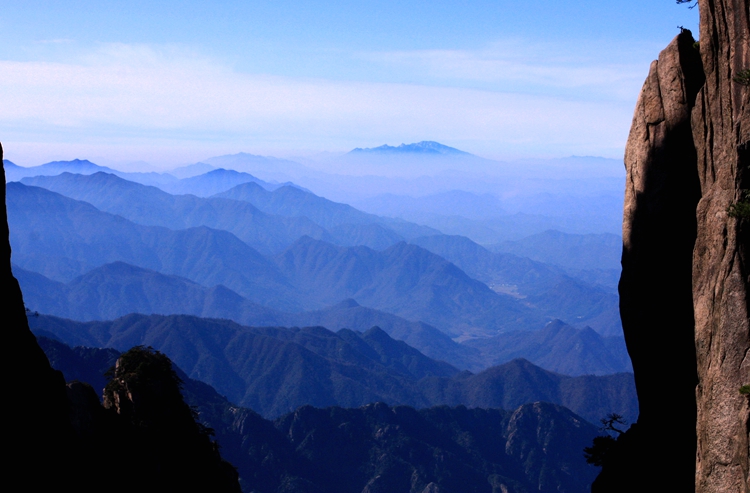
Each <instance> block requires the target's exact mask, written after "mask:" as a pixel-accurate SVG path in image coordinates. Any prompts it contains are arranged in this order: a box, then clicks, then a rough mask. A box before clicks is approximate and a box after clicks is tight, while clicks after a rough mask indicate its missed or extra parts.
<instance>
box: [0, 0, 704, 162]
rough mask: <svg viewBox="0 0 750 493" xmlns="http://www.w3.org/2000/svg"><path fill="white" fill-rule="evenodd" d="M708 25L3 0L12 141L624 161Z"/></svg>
mask: <svg viewBox="0 0 750 493" xmlns="http://www.w3.org/2000/svg"><path fill="white" fill-rule="evenodd" d="M697 23H698V9H697V8H696V9H689V8H688V7H687V6H686V5H677V4H676V3H675V1H674V0H633V1H630V2H627V3H626V2H614V1H609V0H599V1H593V0H591V1H589V0H585V1H575V2H553V1H546V0H527V1H523V2H520V1H516V2H511V1H504V0H495V1H484V0H477V1H463V2H462V1H457V0H454V1H443V0H431V1H417V0H401V1H398V2H396V1H367V0H358V1H349V0H340V1H338V2H322V1H312V0H311V1H285V0H278V1H265V2H254V1H223V2H222V1H214V2H205V1H201V2H199V1H190V0H185V1H179V2H178V1H158V0H151V1H148V2H146V1H139V0H131V1H128V2H122V1H117V2H115V1H107V0H98V1H95V2H94V1H64V0H58V1H34V0H29V1H24V2H17V1H9V0H0V32H2V33H3V34H2V40H0V74H2V76H0V94H3V97H2V98H0V141H1V142H2V143H3V147H4V149H5V157H6V158H7V159H10V160H12V161H14V162H16V163H17V164H20V165H23V166H32V165H37V164H41V163H43V162H47V161H50V160H55V159H74V158H82V159H84V158H88V159H91V160H93V161H95V162H98V163H99V164H108V165H117V164H119V165H120V168H123V169H146V168H147V167H148V166H152V167H154V168H157V169H166V168H169V167H174V166H177V165H181V164H187V163H192V162H197V161H200V160H201V159H205V158H208V157H210V156H214V155H222V154H232V153H237V152H248V153H252V154H261V155H273V156H279V157H293V156H308V157H313V158H314V157H315V156H317V155H318V153H322V152H333V153H336V152H346V151H348V150H350V149H352V148H355V147H376V146H379V145H382V144H389V145H398V144H401V143H411V142H418V141H422V140H433V141H438V142H441V143H443V144H446V145H450V146H453V147H457V148H459V149H462V150H465V151H468V152H472V153H474V154H477V155H480V156H483V157H487V158H491V159H501V160H509V159H520V158H540V157H541V158H546V157H564V156H570V155H590V156H602V157H609V158H617V159H620V158H621V157H622V154H623V152H624V146H625V141H626V139H627V133H628V129H629V126H630V121H631V119H632V114H633V108H634V106H635V102H636V99H637V97H638V92H639V90H640V87H641V85H642V83H643V80H644V79H645V77H646V75H647V73H648V68H649V64H650V63H651V61H652V60H653V59H655V58H656V57H657V56H658V53H659V51H660V50H661V49H663V48H664V47H665V46H666V45H667V44H668V43H669V41H670V40H671V39H672V38H673V37H674V36H675V35H677V33H678V32H679V28H678V26H684V27H685V28H688V29H691V30H692V31H693V32H694V33H695V36H696V37H697V31H698V29H697ZM146 163H148V164H146Z"/></svg>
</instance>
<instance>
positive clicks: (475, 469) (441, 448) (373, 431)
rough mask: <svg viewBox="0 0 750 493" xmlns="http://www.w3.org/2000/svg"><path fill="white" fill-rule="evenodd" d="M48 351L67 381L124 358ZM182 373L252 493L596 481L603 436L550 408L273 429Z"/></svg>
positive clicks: (348, 419)
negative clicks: (594, 445) (594, 458)
mask: <svg viewBox="0 0 750 493" xmlns="http://www.w3.org/2000/svg"><path fill="white" fill-rule="evenodd" d="M41 343H42V345H43V347H44V348H45V351H47V353H48V354H49V355H50V359H51V361H52V362H53V365H54V366H55V368H58V369H60V370H61V371H63V373H64V374H65V375H66V378H68V379H70V377H69V375H73V374H75V375H83V374H96V373H101V372H103V371H104V369H105V368H106V367H105V366H103V364H106V362H108V361H111V358H112V357H114V358H117V357H118V356H119V353H117V352H116V351H114V350H100V349H92V348H80V347H76V348H72V349H71V348H68V347H67V346H65V345H64V344H62V343H59V342H57V341H53V340H45V339H42V342H41ZM97 353H101V354H100V355H97ZM113 353H114V354H113ZM59 355H70V356H69V357H66V358H60V357H59ZM174 370H175V372H176V373H177V375H178V376H179V377H180V378H181V379H182V381H183V387H182V393H183V395H184V397H185V401H186V402H187V403H188V404H190V405H191V406H193V407H194V409H196V410H197V412H198V415H199V416H200V420H201V422H202V423H203V424H204V425H205V426H208V427H210V428H212V429H213V430H214V431H215V434H216V435H215V436H216V439H217V442H218V443H219V444H220V446H221V450H222V453H223V455H224V456H225V457H227V459H228V460H230V461H231V462H232V463H233V464H235V465H236V467H237V470H238V472H239V475H240V480H241V483H242V485H243V488H244V491H256V492H261V493H264V492H270V493H273V492H281V491H289V489H290V488H292V489H293V491H333V492H338V491H351V490H354V491H360V490H364V491H380V490H379V489H375V488H386V489H387V490H388V491H401V490H402V489H403V488H402V485H403V483H404V482H405V481H406V482H407V483H408V485H410V486H409V487H408V488H409V489H412V488H413V487H414V486H413V485H415V484H416V485H417V491H435V489H436V488H439V491H447V492H452V491H456V492H459V491H460V492H463V491H481V492H487V493H490V492H491V491H494V489H497V488H502V486H504V489H502V491H509V492H518V493H520V492H521V491H530V490H534V491H569V492H579V491H580V492H583V491H586V490H587V488H588V484H589V483H590V482H591V479H592V477H593V475H594V474H595V471H596V470H595V469H594V468H593V467H590V466H586V465H585V462H584V460H583V457H582V455H581V454H580V453H579V452H580V450H578V449H579V448H580V447H583V446H584V445H586V444H587V443H588V441H590V439H591V438H592V437H593V436H594V435H595V433H596V430H595V428H594V427H593V426H592V425H590V424H588V423H586V422H585V421H583V420H582V419H581V418H578V417H576V416H575V415H574V414H572V413H570V412H569V411H568V410H566V409H564V408H561V407H559V406H554V405H551V404H543V403H536V404H527V405H524V406H521V407H519V408H518V409H516V410H515V411H513V412H508V411H501V410H484V409H471V410H470V409H466V408H465V407H460V406H459V407H457V408H453V409H451V408H448V407H440V408H432V409H425V410H422V411H415V410H413V409H411V408H408V407H405V406H399V407H388V406H386V405H384V404H371V405H367V406H364V407H362V408H359V409H342V408H329V409H315V408H312V407H310V406H306V407H302V408H300V409H297V410H296V411H295V412H294V413H292V414H289V415H286V416H282V417H280V418H279V419H277V420H276V421H275V422H270V421H266V420H264V419H263V418H262V417H260V416H259V415H257V414H256V413H254V412H253V411H251V410H249V409H247V408H238V407H236V406H234V405H232V404H231V403H230V402H228V401H227V400H226V398H224V397H222V396H221V395H219V394H218V393H217V392H216V391H215V390H214V389H213V388H212V387H210V386H208V385H206V384H204V383H202V382H199V381H196V380H193V379H190V378H189V377H187V375H185V374H184V373H183V372H182V371H181V370H180V369H179V368H178V367H175V368H174ZM587 440H588V441H587ZM334 444H335V445H334ZM436 457H437V458H439V459H436ZM436 460H439V464H438V463H435V461H436ZM501 485H502V486H501ZM540 485H541V486H540Z"/></svg>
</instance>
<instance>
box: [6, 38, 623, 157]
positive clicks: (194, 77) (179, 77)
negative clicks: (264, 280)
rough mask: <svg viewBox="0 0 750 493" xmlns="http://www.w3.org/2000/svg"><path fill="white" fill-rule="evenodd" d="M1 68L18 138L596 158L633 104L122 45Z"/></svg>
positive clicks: (458, 59) (464, 62)
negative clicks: (344, 76)
mask: <svg viewBox="0 0 750 493" xmlns="http://www.w3.org/2000/svg"><path fill="white" fill-rule="evenodd" d="M397 56H401V55H397ZM403 56H406V57H408V56H416V55H403ZM422 60H426V62H424V63H428V62H429V63H431V64H433V66H434V70H436V71H438V70H449V69H450V67H457V68H456V69H455V70H456V71H459V70H463V71H464V72H467V73H468V72H471V73H475V74H479V75H477V77H479V76H486V77H488V78H492V77H495V76H497V74H498V73H500V72H501V71H505V72H508V73H511V74H515V75H513V77H517V78H518V79H519V80H520V79H523V78H524V77H526V78H533V79H543V80H547V79H549V80H553V79H554V80H556V81H557V83H559V84H563V85H564V84H576V82H575V81H576V80H579V79H585V78H586V77H589V78H590V79H592V80H594V79H595V80H597V81H599V82H597V83H599V84H605V83H606V81H607V79H608V77H609V76H608V73H609V72H607V71H606V70H602V71H601V72H596V70H594V71H593V72H592V73H590V74H588V73H587V72H586V69H580V71H577V70H578V69H570V70H568V71H567V72H565V73H562V74H560V73H558V74H557V76H555V74H554V71H552V72H550V71H549V70H548V69H542V68H540V67H538V66H537V68H536V69H533V67H532V69H533V70H532V71H531V72H530V73H526V72H524V70H525V69H524V68H523V65H522V64H518V63H516V64H515V65H512V66H508V67H506V69H503V68H502V67H503V66H502V64H500V65H498V62H497V61H487V62H486V63H485V62H483V61H482V60H477V59H475V58H472V57H470V56H468V55H465V54H461V53H454V52H429V53H426V54H423V56H422ZM503 63H506V62H503ZM507 63H510V62H507ZM534 70H537V71H536V72H534ZM0 73H2V74H3V77H2V78H0V92H1V93H2V94H3V98H2V99H1V100H0V129H2V130H3V132H4V133H5V134H6V135H7V134H10V135H12V139H15V140H18V141H24V142H31V141H37V142H43V141H50V142H51V141H54V142H65V143H68V144H70V143H76V142H88V141H91V139H97V138H101V139H108V142H109V144H112V143H113V142H114V143H121V144H122V145H127V144H128V143H129V142H130V143H132V144H133V145H136V144H137V145H142V146H143V145H147V143H148V142H152V143H154V145H157V144H156V143H159V144H158V145H162V144H163V142H164V141H169V142H172V143H173V144H174V145H179V143H181V142H182V143H183V145H191V144H190V143H191V142H201V141H206V140H210V141H213V142H214V143H222V142H223V143H226V144H227V145H229V144H231V145H233V146H238V145H243V146H245V150H250V151H251V150H252V148H251V146H260V147H274V146H275V147H287V148H307V149H346V148H349V147H353V146H355V145H356V146H369V145H375V144H381V143H385V142H389V143H400V142H407V141H413V140H424V139H430V140H439V141H445V142H447V143H454V144H458V143H462V144H464V145H465V147H466V146H468V149H469V150H474V151H475V152H483V153H485V154H493V153H494V154H495V155H498V154H501V153H502V152H503V149H529V150H532V149H537V150H538V152H537V154H550V150H551V149H555V150H556V151H555V152H557V151H559V152H560V153H561V155H564V154H573V153H576V154H600V153H601V150H602V149H610V150H611V149H620V148H622V146H623V145H624V141H625V138H626V136H627V128H628V126H629V124H630V118H631V115H632V106H633V101H625V102H623V101H619V100H617V99H614V100H611V101H591V100H577V99H574V98H564V97H554V96H549V95H546V96H545V95H538V94H522V93H513V92H501V91H491V90H482V89H472V88H462V87H448V86H443V87H441V86H439V85H434V84H433V85H416V84H411V85H410V84H393V83H369V82H342V81H332V80H322V79H303V78H292V77H278V76H267V75H253V74H243V73H239V72H236V71H234V70H232V69H230V68H229V67H227V66H225V65H222V64H219V63H217V62H215V61H213V60H211V59H208V58H205V57H200V56H196V55H195V54H193V53H189V52H185V51H184V50H181V49H179V48H174V47H172V48H169V47H166V48H164V47H162V48H159V49H155V48H153V47H149V46H139V45H124V44H113V45H106V46H104V47H102V49H100V50H98V51H97V52H95V53H90V54H88V55H87V56H85V57H82V58H80V59H79V60H77V61H76V62H75V63H52V62H33V61H29V62H18V61H0ZM483 74H484V75H483ZM529 74H530V75H529ZM587 74H588V75H587ZM634 97H635V96H633V98H634ZM4 138H5V139H6V140H7V139H8V137H7V136H6V137H4ZM532 154H533V152H532ZM135 158H139V157H138V156H133V159H135Z"/></svg>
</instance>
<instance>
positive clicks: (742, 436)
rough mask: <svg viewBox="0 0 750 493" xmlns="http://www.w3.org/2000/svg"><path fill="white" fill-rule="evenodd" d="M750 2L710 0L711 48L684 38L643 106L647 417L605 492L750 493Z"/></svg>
mask: <svg viewBox="0 0 750 493" xmlns="http://www.w3.org/2000/svg"><path fill="white" fill-rule="evenodd" d="M749 5H750V4H749V2H748V0H699V6H700V14H701V22H700V30H701V32H700V45H698V44H697V43H696V44H694V41H693V39H692V34H691V33H690V32H689V31H683V32H682V33H681V34H680V35H679V36H677V37H676V38H675V40H674V41H672V43H670V45H669V46H668V47H667V48H666V49H665V50H664V51H662V53H661V54H660V56H659V60H658V61H655V62H653V64H652V66H651V70H650V72H649V75H648V78H647V79H646V82H645V84H644V87H643V90H642V91H641V95H640V97H639V100H638V104H637V106H636V111H635V115H634V118H633V125H632V128H631V132H630V136H629V138H628V145H627V149H626V153H625V166H626V168H627V173H628V175H627V183H626V194H625V208H624V217H623V256H622V265H623V273H622V278H621V280H620V312H621V317H622V322H623V329H624V332H625V338H626V342H627V345H628V351H629V353H630V355H631V358H632V360H633V368H634V372H635V380H636V388H637V391H638V397H639V401H640V417H639V419H638V423H637V425H634V426H633V427H631V429H630V430H629V431H628V432H627V433H626V434H625V435H623V436H622V437H621V438H620V439H619V440H618V445H617V447H616V449H615V450H614V451H613V452H612V455H611V456H609V457H608V458H607V460H606V461H605V463H604V468H603V470H602V474H601V475H600V476H599V478H598V479H597V481H596V483H595V484H594V487H593V489H592V491H632V489H633V488H634V487H635V485H640V486H642V485H644V484H652V485H654V490H655V491H656V490H661V489H665V490H672V491H690V490H693V489H694V490H695V491H699V492H719V491H722V492H723V491H742V492H747V491H750V484H749V483H748V470H749V469H750V464H749V462H748V415H749V409H750V408H749V406H748V404H749V402H748V398H747V397H746V396H744V395H741V394H740V392H739V389H740V387H741V386H743V385H747V384H748V383H750V356H749V355H748V353H749V351H750V321H749V319H748V312H749V310H748V308H749V306H750V299H749V298H748V286H749V285H750V277H749V275H750V265H749V264H748V262H750V256H749V253H750V252H749V251H748V248H750V247H749V245H750V214H748V213H747V210H748V209H750V204H748V205H744V204H747V203H748V201H750V196H749V195H748V191H749V189H750V86H749V85H748V81H747V79H743V74H745V77H747V74H748V72H747V70H748V69H750V21H749V17H750V14H749V12H748V11H749ZM743 210H744V212H743ZM666 450H668V452H666ZM655 478H662V479H655Z"/></svg>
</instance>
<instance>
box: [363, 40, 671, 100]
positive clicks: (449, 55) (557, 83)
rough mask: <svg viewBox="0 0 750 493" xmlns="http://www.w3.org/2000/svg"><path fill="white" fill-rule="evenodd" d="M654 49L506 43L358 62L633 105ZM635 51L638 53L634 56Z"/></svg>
mask: <svg viewBox="0 0 750 493" xmlns="http://www.w3.org/2000/svg"><path fill="white" fill-rule="evenodd" d="M639 51H642V52H648V53H656V52H658V50H654V48H653V47H652V46H650V45H649V46H647V47H646V46H644V47H639V46H637V45H636V44H633V43H631V44H628V45H627V46H617V45H611V44H609V45H602V46H596V47H592V46H586V47H582V46H575V45H564V44H552V43H538V42H537V43H533V42H529V41H528V40H506V41H502V42H496V43H493V44H491V45H489V46H487V47H484V48H481V49H475V50H413V51H390V52H376V53H362V54H360V57H361V58H363V59H367V60H370V61H372V62H375V63H380V64H382V65H384V66H390V67H392V68H393V69H394V70H400V71H403V72H405V73H409V74H412V75H413V76H414V77H415V78H422V79H424V80H428V79H430V78H431V79H435V80H437V81H456V82H464V83H466V82H469V83H471V82H475V83H481V85H482V87H486V88H492V89H494V90H505V91H517V92H529V93H538V94H547V95H555V94H558V95H561V96H566V97H571V96H572V97H577V98H579V99H594V98H599V99H613V98H614V99H618V100H628V101H631V100H632V99H633V97H634V94H637V91H638V88H639V87H640V85H641V84H642V82H643V78H644V77H645V71H646V70H647V69H648V61H650V55H646V56H645V57H643V56H641V57H638V56H635V55H636V53H637V52H639ZM634 52H636V53H634Z"/></svg>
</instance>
